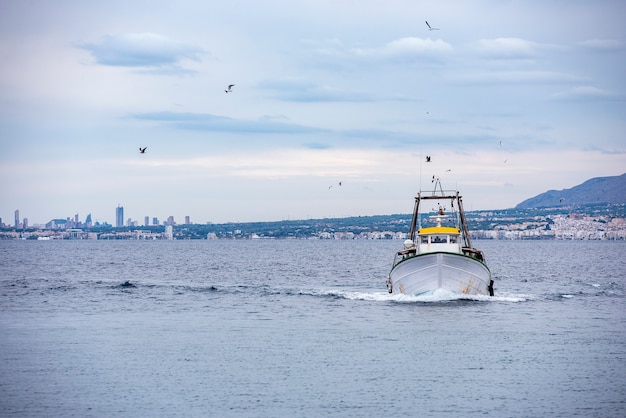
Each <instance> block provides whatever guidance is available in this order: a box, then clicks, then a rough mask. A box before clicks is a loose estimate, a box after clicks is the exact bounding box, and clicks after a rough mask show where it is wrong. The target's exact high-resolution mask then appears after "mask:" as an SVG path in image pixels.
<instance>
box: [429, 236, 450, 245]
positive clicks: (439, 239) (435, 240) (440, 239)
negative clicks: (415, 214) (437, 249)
mask: <svg viewBox="0 0 626 418" xmlns="http://www.w3.org/2000/svg"><path fill="white" fill-rule="evenodd" d="M430 242H431V243H433V244H445V243H447V242H448V236H447V235H433V236H432V237H431V238H430Z"/></svg>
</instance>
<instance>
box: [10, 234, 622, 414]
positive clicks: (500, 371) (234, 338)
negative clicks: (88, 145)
mask: <svg viewBox="0 0 626 418" xmlns="http://www.w3.org/2000/svg"><path fill="white" fill-rule="evenodd" d="M475 244H477V246H478V247H479V248H481V249H482V250H483V251H484V252H485V253H486V256H487V261H488V263H489V264H490V267H491V269H492V272H493V274H494V276H495V280H496V283H495V291H496V296H495V297H493V298H489V297H478V298H475V299H473V300H462V299H454V298H451V297H450V295H441V294H433V295H427V296H420V297H396V296H390V295H388V294H387V293H386V288H385V278H386V274H387V273H388V269H389V267H390V263H391V261H392V258H393V253H394V251H395V250H397V249H399V247H400V246H401V242H400V241H265V240H256V241H169V242H165V241H158V242H145V241H144V242H141V241H132V242H131V241H78V242H77V241H39V242H37V241H0V254H1V256H0V257H1V259H0V260H1V263H0V416H37V417H39V416H63V417H68V416H79V417H89V416H97V417H110V416H133V417H134V416H142V417H143V416H218V417H229V416H231V417H244V416H250V417H283V416H285V417H297V416H305V417H317V416H342V417H343V416H346V417H349V416H354V417H364V416H379V417H382V416H416V417H418V416H419V417H460V416H467V417H472V416H485V415H487V416H494V417H547V416H550V417H573V416H581V417H624V416H626V289H625V287H626V257H625V255H626V243H624V242H581V241H575V242H571V241H570V242H566V241H554V242H546V241H532V242H529V241H477V242H476V243H475ZM126 281H128V282H129V284H131V285H130V286H123V284H124V283H125V282H126Z"/></svg>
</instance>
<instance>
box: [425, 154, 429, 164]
mask: <svg viewBox="0 0 626 418" xmlns="http://www.w3.org/2000/svg"><path fill="white" fill-rule="evenodd" d="M426 162H427V163H429V162H430V155H427V156H426Z"/></svg>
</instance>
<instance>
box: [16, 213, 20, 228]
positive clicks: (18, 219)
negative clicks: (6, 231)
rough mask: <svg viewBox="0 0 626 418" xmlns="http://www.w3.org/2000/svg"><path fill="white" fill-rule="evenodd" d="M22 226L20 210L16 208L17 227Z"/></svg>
mask: <svg viewBox="0 0 626 418" xmlns="http://www.w3.org/2000/svg"><path fill="white" fill-rule="evenodd" d="M19 227H20V210H19V209H16V210H15V228H19Z"/></svg>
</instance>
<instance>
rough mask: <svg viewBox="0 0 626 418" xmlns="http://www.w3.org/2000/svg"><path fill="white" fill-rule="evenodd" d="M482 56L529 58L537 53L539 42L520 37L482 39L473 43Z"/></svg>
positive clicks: (474, 48)
mask: <svg viewBox="0 0 626 418" xmlns="http://www.w3.org/2000/svg"><path fill="white" fill-rule="evenodd" d="M471 47H472V49H473V50H475V51H476V52H478V53H479V54H480V55H482V56H486V57H490V58H498V59H529V58H533V57H534V56H535V55H536V52H537V48H538V47H539V45H538V44H536V43H534V42H531V41H527V40H525V39H520V38H496V39H480V40H478V41H476V42H474V43H473V44H472V45H471Z"/></svg>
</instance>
